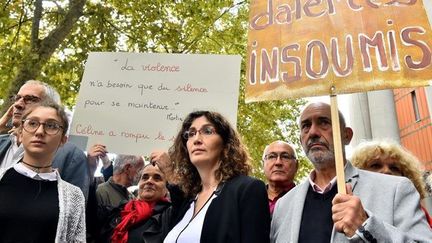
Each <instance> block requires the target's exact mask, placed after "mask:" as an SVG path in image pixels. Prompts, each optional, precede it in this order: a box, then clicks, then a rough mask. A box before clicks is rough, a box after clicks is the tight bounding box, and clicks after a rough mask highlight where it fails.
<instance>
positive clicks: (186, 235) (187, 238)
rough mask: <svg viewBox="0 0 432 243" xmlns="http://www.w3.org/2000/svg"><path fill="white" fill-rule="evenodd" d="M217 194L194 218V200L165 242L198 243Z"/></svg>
mask: <svg viewBox="0 0 432 243" xmlns="http://www.w3.org/2000/svg"><path fill="white" fill-rule="evenodd" d="M216 197H217V196H216V195H215V194H214V193H213V195H212V196H211V198H210V199H209V200H208V201H207V202H206V203H205V205H204V206H203V207H202V208H201V210H200V211H199V212H198V214H197V215H195V217H193V218H192V216H193V213H194V208H195V200H194V201H192V203H191V204H190V207H189V209H188V211H187V212H186V214H185V215H184V216H183V218H182V220H181V221H180V222H178V223H177V225H176V226H174V228H173V229H172V230H171V231H170V232H169V233H168V235H167V236H166V237H165V240H164V243H198V242H200V239H201V231H202V227H203V224H204V218H205V215H206V213H207V209H208V207H209V206H210V204H211V202H212V201H213V199H214V198H216Z"/></svg>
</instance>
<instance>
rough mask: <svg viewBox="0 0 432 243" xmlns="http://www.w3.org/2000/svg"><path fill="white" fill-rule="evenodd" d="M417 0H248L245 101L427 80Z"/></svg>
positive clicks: (425, 29) (430, 61)
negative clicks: (249, 0)
mask: <svg viewBox="0 0 432 243" xmlns="http://www.w3.org/2000/svg"><path fill="white" fill-rule="evenodd" d="M431 48H432V32H431V28H430V24H429V21H428V19H427V16H426V13H425V10H424V7H423V3H422V1H421V0H373V1H372V0H361V1H360V0H284V1H282V0H265V1H258V0H254V1H252V2H251V12H250V21H249V43H248V62H247V82H246V84H247V85H246V97H247V98H246V100H247V101H258V100H270V99H284V98H296V97H305V96H317V95H326V94H329V93H330V87H331V86H335V88H336V93H352V92H359V91H367V90H376V89H386V88H396V87H411V86H423V85H428V83H429V82H428V80H430V79H432V72H431V71H430V70H431V68H432V50H431Z"/></svg>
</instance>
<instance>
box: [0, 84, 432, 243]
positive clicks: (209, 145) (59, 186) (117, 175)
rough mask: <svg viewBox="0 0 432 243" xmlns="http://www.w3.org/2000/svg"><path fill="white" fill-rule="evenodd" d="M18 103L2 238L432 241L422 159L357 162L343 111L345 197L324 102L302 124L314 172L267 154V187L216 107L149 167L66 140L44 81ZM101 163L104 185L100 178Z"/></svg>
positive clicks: (383, 145) (0, 165)
mask: <svg viewBox="0 0 432 243" xmlns="http://www.w3.org/2000/svg"><path fill="white" fill-rule="evenodd" d="M12 101H13V104H12V106H11V107H10V108H9V110H8V111H7V112H6V113H5V114H4V115H3V117H2V118H1V119H0V130H1V131H3V132H5V134H4V135H0V198H2V200H0V218H1V219H2V220H0V228H1V229H2V234H0V242H86V241H87V242H146V243H148V242H151V243H153V242H164V243H174V242H175V243H182V242H183V243H194V242H206V243H207V242H209V243H212V242H217V243H225V242H233V243H240V242H245V243H250V242H252V243H253V242H257V243H265V242H432V231H431V226H432V221H431V219H430V217H429V214H428V212H427V210H426V209H425V207H424V205H422V204H421V199H423V198H425V197H427V193H426V190H425V185H424V182H423V181H422V178H421V172H420V170H419V168H418V163H419V162H418V160H417V159H416V158H415V157H414V156H413V155H411V154H410V153H409V152H408V151H406V150H405V149H403V148H402V147H401V146H400V145H398V144H394V143H391V142H390V143H389V142H386V141H372V142H367V143H364V144H361V145H359V146H358V147H357V149H356V150H355V151H354V153H353V156H352V158H351V160H349V159H348V158H347V157H346V155H345V150H344V146H345V145H348V144H349V143H350V141H351V138H352V136H353V130H352V129H351V128H350V127H348V126H347V124H346V123H345V120H344V118H343V115H342V114H340V121H339V122H340V124H339V125H340V128H341V141H342V144H343V145H344V146H343V148H342V153H343V163H344V170H345V177H346V178H345V183H346V184H345V187H346V190H347V193H346V194H343V193H338V191H337V185H336V184H337V181H336V165H335V152H334V151H335V150H334V145H333V131H332V120H331V109H330V105H328V104H326V103H311V104H309V105H308V106H306V107H305V108H304V109H303V111H302V112H301V115H300V117H299V127H300V142H301V146H302V148H303V151H304V153H305V154H306V156H307V158H308V159H309V160H310V162H311V163H312V165H313V170H312V172H311V173H310V174H309V175H308V177H307V178H306V179H305V180H304V181H302V182H300V183H299V184H298V185H296V184H295V182H294V178H295V176H296V173H297V170H298V169H299V166H300V165H299V162H298V157H297V153H296V150H295V147H294V145H293V144H290V143H287V142H285V141H274V142H272V143H270V144H268V145H267V146H266V147H265V149H264V151H263V156H262V163H263V164H262V165H263V171H264V174H265V177H266V179H267V180H266V181H267V184H265V183H264V182H263V181H261V180H259V179H257V178H254V177H252V176H250V174H251V170H252V167H251V164H250V160H251V159H250V157H249V154H248V152H247V148H246V147H245V145H244V144H243V143H242V141H241V138H240V136H239V134H238V133H237V132H236V130H235V128H234V127H232V126H231V125H230V123H229V122H228V121H227V120H226V119H225V118H224V117H223V116H222V115H221V114H219V113H216V112H212V111H195V112H192V113H190V114H189V115H188V116H187V117H186V118H185V119H184V120H183V122H182V125H181V128H180V130H179V132H178V134H177V136H176V137H175V140H174V142H173V144H172V146H171V147H170V148H169V149H168V150H167V151H154V152H152V153H151V154H150V156H149V158H150V163H148V164H146V163H145V162H144V160H143V158H142V157H141V156H134V155H118V156H117V157H116V158H115V160H114V161H110V160H109V158H108V156H107V154H108V149H107V148H106V146H105V145H103V144H94V145H92V146H91V147H90V148H89V149H88V151H86V153H85V152H84V151H82V150H80V149H79V148H78V147H76V146H75V145H73V144H71V143H68V142H67V137H66V132H67V130H68V126H69V121H68V119H67V116H66V114H65V111H64V109H63V108H62V106H61V101H60V98H59V95H58V93H57V92H56V90H55V89H53V88H52V87H51V86H49V85H47V84H46V83H43V82H39V81H34V80H31V81H28V82H26V83H25V84H24V85H23V86H22V87H21V88H20V90H19V91H18V93H17V94H16V95H15V96H14V97H13V98H12ZM10 120H11V121H12V124H11V126H10V124H8V123H9V121H10ZM99 161H102V163H103V167H102V174H103V176H104V182H103V183H98V182H97V180H96V178H94V173H95V170H96V168H97V165H98V163H99ZM376 172H378V173H376ZM384 174H387V175H384ZM132 185H137V186H138V191H137V192H132V191H130V190H129V189H128V188H130V186H132ZM22 232H26V233H25V234H23V233H22Z"/></svg>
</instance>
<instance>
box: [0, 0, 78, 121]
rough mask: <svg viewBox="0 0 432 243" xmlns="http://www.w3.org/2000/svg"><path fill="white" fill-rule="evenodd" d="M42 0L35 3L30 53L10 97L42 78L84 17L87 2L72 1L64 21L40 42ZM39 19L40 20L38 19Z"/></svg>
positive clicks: (10, 90)
mask: <svg viewBox="0 0 432 243" xmlns="http://www.w3.org/2000/svg"><path fill="white" fill-rule="evenodd" d="M41 2H42V1H41V0H37V1H35V12H34V18H35V19H33V22H32V36H31V43H30V46H31V47H32V48H29V49H28V51H27V52H28V53H27V54H26V55H24V56H25V57H24V58H23V59H22V61H21V62H20V64H19V68H18V72H17V74H16V76H15V78H14V80H12V81H11V83H10V85H9V89H8V92H7V94H8V96H11V95H14V94H16V93H17V92H18V90H19V89H20V87H21V86H22V85H23V84H24V83H25V82H26V81H27V80H30V79H37V78H39V76H40V73H41V70H42V68H43V67H44V65H45V64H46V63H47V62H48V61H49V59H50V58H51V56H52V54H53V53H54V52H55V50H56V49H57V48H58V47H59V46H60V44H61V42H62V41H64V39H65V38H66V37H67V35H68V34H69V33H70V32H71V31H72V28H73V26H74V24H75V23H76V22H77V21H78V19H79V17H81V16H82V15H83V9H84V5H85V3H86V0H70V3H69V8H68V11H67V12H66V14H65V16H64V18H63V20H62V21H61V22H60V23H59V25H58V26H57V27H56V28H55V29H53V30H52V31H51V32H50V33H49V34H48V36H47V37H45V38H44V39H42V40H40V39H39V38H37V37H38V33H39V22H40V18H41V16H42V15H41V12H42V11H43V9H41V5H40V4H41ZM37 18H39V19H37ZM9 105H10V103H9V102H6V104H5V105H4V106H3V109H2V111H3V113H4V112H5V110H6V109H7V108H8V107H9Z"/></svg>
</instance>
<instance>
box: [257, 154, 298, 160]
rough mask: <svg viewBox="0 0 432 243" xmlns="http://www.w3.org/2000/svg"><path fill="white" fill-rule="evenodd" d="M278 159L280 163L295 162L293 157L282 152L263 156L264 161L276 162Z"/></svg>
mask: <svg viewBox="0 0 432 243" xmlns="http://www.w3.org/2000/svg"><path fill="white" fill-rule="evenodd" d="M278 158H280V160H282V161H285V162H286V161H290V160H295V159H296V157H295V156H294V155H291V154H289V153H286V152H283V153H279V154H278V153H268V154H266V155H265V156H264V160H266V161H276V160H277V159H278Z"/></svg>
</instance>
